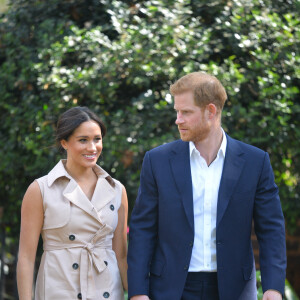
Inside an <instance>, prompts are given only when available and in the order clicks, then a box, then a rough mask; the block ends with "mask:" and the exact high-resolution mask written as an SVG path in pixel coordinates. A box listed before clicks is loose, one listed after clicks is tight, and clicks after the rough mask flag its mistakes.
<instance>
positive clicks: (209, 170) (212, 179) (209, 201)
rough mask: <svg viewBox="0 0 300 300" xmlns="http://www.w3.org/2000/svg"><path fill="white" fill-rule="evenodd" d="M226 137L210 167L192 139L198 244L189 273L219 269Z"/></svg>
mask: <svg viewBox="0 0 300 300" xmlns="http://www.w3.org/2000/svg"><path fill="white" fill-rule="evenodd" d="M222 132H223V139H222V143H221V146H220V149H219V151H218V153H217V157H216V158H215V160H214V161H213V162H212V163H211V164H210V165H209V166H208V165H207V163H206V161H205V159H204V158H203V157H202V156H201V153H200V152H199V151H198V150H197V149H196V147H195V144H194V143H193V142H189V147H190V165H191V174H192V184H193V203H194V230H195V236H194V245H193V250H192V257H191V261H190V266H189V272H200V271H203V272H216V271H217V257H216V221H217V203H218V193H219V186H220V180H221V176H222V171H223V165H224V159H225V153H226V145H227V139H226V135H225V133H224V130H223V129H222Z"/></svg>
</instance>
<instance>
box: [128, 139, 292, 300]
mask: <svg viewBox="0 0 300 300" xmlns="http://www.w3.org/2000/svg"><path fill="white" fill-rule="evenodd" d="M253 220H254V225H255V232H256V235H257V238H258V241H259V246H260V270H261V276H262V286H263V290H264V291H266V290H267V289H275V290H278V291H280V292H281V293H284V282H285V269H286V252H285V251H286V250H285V229H284V218H283V214H282V209H281V205H280V200H279V196H278V188H277V186H276V185H275V183H274V175H273V171H272V167H271V164H270V160H269V156H268V154H267V153H266V152H264V151H262V150H260V149H258V148H256V147H253V146H250V145H247V144H245V143H242V142H239V141H237V140H234V139H232V138H230V137H229V136H227V149H226V156H225V161H224V167H223V172H222V177H221V182H220V188H219V196H218V205H217V224H216V247H217V272H218V286H219V295H220V299H221V300H236V299H239V297H240V296H241V294H242V292H243V290H244V288H245V286H246V285H247V283H249V281H250V280H255V274H253V272H252V270H253V261H254V259H253V251H252V244H251V229H252V221H253ZM193 241H194V214H193V192H192V178H191V170H190V155H189V143H188V142H183V141H181V140H178V141H174V142H172V143H169V144H165V145H162V146H159V147H157V148H155V149H152V150H151V151H149V152H147V153H146V155H145V157H144V161H143V167H142V171H141V179H140V188H139V192H138V197H137V199H136V203H135V206H134V209H133V211H132V214H131V221H130V233H129V249H128V285H129V297H132V296H134V295H137V294H141V295H149V296H150V298H151V300H180V298H181V295H182V292H183V289H184V284H185V280H186V276H187V273H188V267H189V263H190V259H191V253H192V247H193Z"/></svg>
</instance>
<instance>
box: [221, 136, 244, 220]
mask: <svg viewBox="0 0 300 300" xmlns="http://www.w3.org/2000/svg"><path fill="white" fill-rule="evenodd" d="M242 155H243V152H242V151H241V149H240V147H239V146H238V144H237V143H236V141H235V140H233V139H231V138H230V137H229V136H228V135H227V149H226V155H225V161H224V166H223V172H222V177H221V182H220V188H219V196H218V207H217V226H218V225H219V223H220V221H221V219H222V217H223V215H224V213H225V211H226V208H227V206H228V203H229V200H230V197H231V195H232V193H233V191H234V189H235V186H236V184H237V182H238V181H239V177H240V175H241V172H242V170H243V167H244V163H245V160H244V159H243V158H242Z"/></svg>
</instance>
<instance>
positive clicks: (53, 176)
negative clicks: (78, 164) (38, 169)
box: [48, 159, 111, 187]
mask: <svg viewBox="0 0 300 300" xmlns="http://www.w3.org/2000/svg"><path fill="white" fill-rule="evenodd" d="M66 162H67V160H66V159H61V160H60V161H59V162H58V163H57V164H56V166H55V167H54V168H53V169H52V170H51V171H50V172H49V173H48V187H51V185H52V184H53V183H54V182H55V181H56V180H57V179H58V178H61V177H67V178H68V179H70V180H71V179H72V177H71V176H70V175H69V173H68V172H67V170H66V168H65V164H66ZM93 171H94V172H95V174H96V175H97V176H98V178H107V177H109V178H110V179H111V176H110V175H109V174H108V173H107V172H106V171H104V170H103V169H102V168H101V167H100V166H98V165H95V166H94V167H93Z"/></svg>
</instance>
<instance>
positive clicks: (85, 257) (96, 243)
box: [43, 232, 112, 300]
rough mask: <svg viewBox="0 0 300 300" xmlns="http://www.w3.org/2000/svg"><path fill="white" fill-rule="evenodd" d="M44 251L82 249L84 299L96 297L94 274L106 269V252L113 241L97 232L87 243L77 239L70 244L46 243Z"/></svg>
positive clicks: (81, 271) (81, 286)
mask: <svg viewBox="0 0 300 300" xmlns="http://www.w3.org/2000/svg"><path fill="white" fill-rule="evenodd" d="M43 248H44V251H54V250H62V249H70V248H82V250H81V253H80V293H81V295H82V299H83V300H86V299H87V298H95V297H96V289H95V280H94V275H93V273H94V272H96V273H98V274H100V273H101V272H102V271H103V270H104V269H105V268H106V267H107V262H105V256H106V255H105V252H104V251H105V250H106V249H112V240H111V239H106V237H105V236H103V235H102V234H101V233H100V234H99V232H97V233H96V234H95V235H94V237H93V238H92V240H91V241H90V242H89V243H87V242H86V241H81V240H79V239H78V238H76V242H75V241H73V242H71V244H70V243H68V244H63V243H61V244H53V243H50V242H48V243H47V242H46V243H44V247H43Z"/></svg>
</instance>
